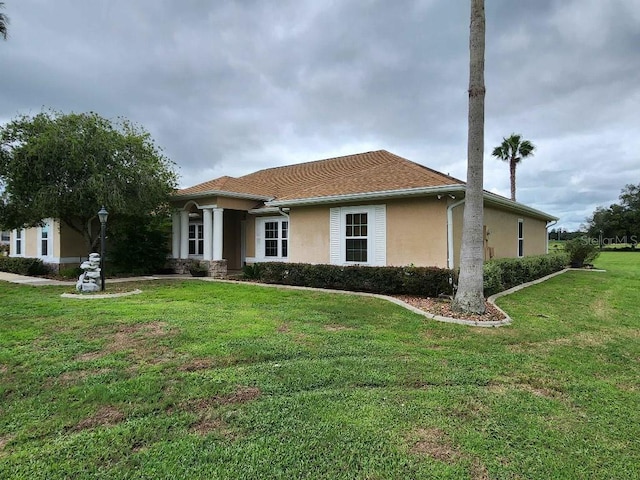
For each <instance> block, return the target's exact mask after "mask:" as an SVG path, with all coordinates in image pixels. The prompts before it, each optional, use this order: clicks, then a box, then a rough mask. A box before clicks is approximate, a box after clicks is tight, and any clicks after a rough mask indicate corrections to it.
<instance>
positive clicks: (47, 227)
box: [38, 219, 53, 259]
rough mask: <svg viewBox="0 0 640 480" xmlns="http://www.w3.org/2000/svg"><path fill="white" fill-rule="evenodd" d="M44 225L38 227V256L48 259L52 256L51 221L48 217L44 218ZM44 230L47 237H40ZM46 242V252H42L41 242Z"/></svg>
mask: <svg viewBox="0 0 640 480" xmlns="http://www.w3.org/2000/svg"><path fill="white" fill-rule="evenodd" d="M43 223H44V225H43V226H41V227H38V258H44V259H50V258H52V257H53V221H51V220H50V219H47V220H44V222H43ZM43 230H45V231H46V233H47V238H46V239H44V238H42V231H43ZM45 240H46V242H47V253H46V254H43V253H42V242H43V241H45Z"/></svg>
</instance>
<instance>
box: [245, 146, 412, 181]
mask: <svg viewBox="0 0 640 480" xmlns="http://www.w3.org/2000/svg"><path fill="white" fill-rule="evenodd" d="M383 152H384V153H390V152H388V151H386V150H384V149H381V150H371V151H369V152H360V153H351V154H348V155H340V156H338V157H329V158H321V159H320V160H309V161H308V162H300V163H292V164H289V165H279V166H277V167H269V168H263V169H262V170H256V171H255V172H251V173H247V174H246V175H242V176H241V177H237V178H244V177H248V176H249V175H255V174H256V173H262V172H269V171H274V170H280V169H284V168H294V167H304V166H306V165H312V164H314V163H315V164H318V163H322V162H329V161H333V160H341V159H344V158H349V157H361V156H363V155H370V154H376V153H383ZM391 155H393V154H392V153H391ZM400 158H402V157H400Z"/></svg>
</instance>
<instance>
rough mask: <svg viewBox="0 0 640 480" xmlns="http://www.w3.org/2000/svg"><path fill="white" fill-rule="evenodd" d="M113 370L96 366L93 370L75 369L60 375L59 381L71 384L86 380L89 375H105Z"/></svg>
mask: <svg viewBox="0 0 640 480" xmlns="http://www.w3.org/2000/svg"><path fill="white" fill-rule="evenodd" d="M109 372H111V369H109V368H96V369H93V370H74V371H71V372H64V373H62V374H61V375H59V376H58V378H57V381H58V382H59V383H62V384H64V385H71V384H74V383H77V382H79V381H81V380H85V379H87V378H89V377H97V376H98V375H105V374H107V373H109Z"/></svg>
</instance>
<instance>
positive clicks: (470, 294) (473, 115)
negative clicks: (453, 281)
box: [452, 0, 485, 313]
mask: <svg viewBox="0 0 640 480" xmlns="http://www.w3.org/2000/svg"><path fill="white" fill-rule="evenodd" d="M484 43H485V14H484V0H471V27H470V36H469V52H470V62H469V133H468V142H467V186H466V193H465V207H464V217H463V227H462V248H461V250H460V278H459V280H458V290H457V292H456V296H455V298H454V301H453V305H452V306H453V308H454V310H459V311H460V310H461V311H465V312H472V313H484V311H485V301H484V293H483V271H482V266H483V261H484V251H483V246H484V245H483V238H482V226H483V223H484V222H483V194H482V190H483V161H484V158H483V154H484V97H485V86H484Z"/></svg>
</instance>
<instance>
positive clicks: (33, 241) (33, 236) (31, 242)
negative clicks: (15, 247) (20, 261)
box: [24, 228, 38, 257]
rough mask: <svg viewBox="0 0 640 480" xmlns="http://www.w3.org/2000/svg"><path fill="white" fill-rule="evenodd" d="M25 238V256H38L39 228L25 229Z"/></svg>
mask: <svg viewBox="0 0 640 480" xmlns="http://www.w3.org/2000/svg"><path fill="white" fill-rule="evenodd" d="M24 236H25V240H24V247H25V249H24V256H25V257H37V256H38V229H37V228H28V229H26V230H25V235H24Z"/></svg>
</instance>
